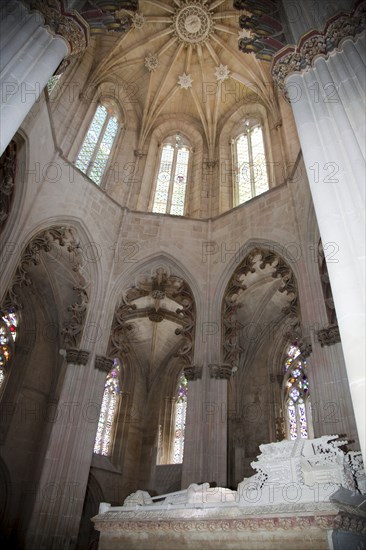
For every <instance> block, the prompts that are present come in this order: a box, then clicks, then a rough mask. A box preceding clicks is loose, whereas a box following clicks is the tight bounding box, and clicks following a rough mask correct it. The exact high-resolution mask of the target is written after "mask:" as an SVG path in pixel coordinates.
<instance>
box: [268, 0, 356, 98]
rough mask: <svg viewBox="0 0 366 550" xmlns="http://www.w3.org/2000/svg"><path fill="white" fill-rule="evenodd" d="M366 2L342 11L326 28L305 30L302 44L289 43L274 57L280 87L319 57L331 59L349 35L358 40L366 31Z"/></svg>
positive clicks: (274, 68)
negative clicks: (365, 22)
mask: <svg viewBox="0 0 366 550" xmlns="http://www.w3.org/2000/svg"><path fill="white" fill-rule="evenodd" d="M365 13H366V2H361V3H360V4H359V5H358V6H357V7H356V8H355V9H354V10H353V11H351V12H349V13H347V12H341V13H339V14H337V15H336V16H334V17H332V18H331V19H329V20H328V21H327V23H326V25H325V27H324V30H323V31H317V30H314V29H313V30H311V31H309V32H307V33H305V34H304V35H303V36H302V37H301V38H300V40H299V42H298V45H288V46H285V47H284V48H282V49H281V50H279V51H278V52H277V53H276V55H275V56H274V57H273V61H272V66H271V73H272V77H273V80H274V81H275V83H276V84H277V86H278V87H279V88H280V89H284V88H285V81H286V78H287V77H288V76H290V74H292V73H296V72H301V71H303V70H305V69H309V68H310V67H312V66H313V64H314V62H315V60H316V59H318V57H319V56H321V57H324V58H328V56H329V54H330V53H331V52H332V51H333V50H335V49H336V48H339V47H340V46H341V43H342V42H343V41H344V40H345V39H346V38H351V39H352V40H356V38H357V37H358V36H360V35H361V34H362V33H363V32H364V30H365V27H364V22H363V21H364V17H365Z"/></svg>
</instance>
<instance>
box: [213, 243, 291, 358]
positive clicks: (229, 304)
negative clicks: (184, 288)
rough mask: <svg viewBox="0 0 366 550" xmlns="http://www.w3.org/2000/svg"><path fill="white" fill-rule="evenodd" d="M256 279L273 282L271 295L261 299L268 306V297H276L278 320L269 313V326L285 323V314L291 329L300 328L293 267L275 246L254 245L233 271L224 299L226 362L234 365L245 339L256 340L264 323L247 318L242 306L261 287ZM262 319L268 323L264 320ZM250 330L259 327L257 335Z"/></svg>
mask: <svg viewBox="0 0 366 550" xmlns="http://www.w3.org/2000/svg"><path fill="white" fill-rule="evenodd" d="M271 278H273V279H278V282H277V283H275V284H274V283H272V285H271V283H270V279H271ZM254 281H256V282H257V283H258V284H259V283H260V282H261V281H262V283H263V284H262V283H261V284H262V288H263V289H265V288H269V287H270V286H272V290H271V293H270V294H268V295H267V296H268V297H266V296H265V295H264V294H263V295H262V296H263V298H262V303H263V307H264V308H265V307H267V306H268V304H269V300H268V298H269V297H270V298H271V300H273V303H274V304H275V306H274V311H275V314H276V315H277V320H276V318H274V317H269V318H268V323H267V326H269V327H270V326H276V322H280V323H281V324H283V321H284V318H286V324H288V326H289V328H290V329H291V331H292V332H298V331H299V326H300V306H299V301H298V292H297V283H296V279H295V275H294V273H293V270H292V269H291V267H290V266H289V264H288V263H287V262H285V260H284V259H283V258H282V257H281V256H280V255H279V254H277V253H276V252H275V251H274V250H270V249H267V248H254V249H253V250H251V252H249V254H247V255H246V256H245V258H244V260H243V261H242V262H241V263H240V264H239V266H238V267H237V269H236V270H235V272H234V274H233V275H232V277H231V279H230V281H229V283H228V285H227V288H226V292H225V295H224V300H223V310H224V313H223V348H224V356H223V362H224V363H225V364H231V365H232V366H233V367H239V358H240V357H241V356H242V354H243V352H244V349H243V342H244V343H245V344H246V345H249V344H250V343H251V342H254V343H255V338H254V337H257V336H258V333H259V332H260V330H261V326H256V325H255V323H253V322H252V318H250V319H249V320H246V318H245V317H244V313H245V312H244V313H243V311H244V308H242V303H243V300H245V299H246V296H248V295H249V293H250V292H251V288H257V289H258V288H259V286H258V284H256V286H255V287H254ZM256 292H257V291H256ZM264 292H265V290H263V293H264ZM256 297H258V294H257V295H256ZM262 311H264V310H262ZM268 311H269V310H268ZM272 311H273V310H272ZM239 319H240V321H241V322H239ZM262 323H263V326H266V324H265V323H264V322H263V321H262ZM250 330H254V331H256V332H254V336H253V334H252V333H251V332H250Z"/></svg>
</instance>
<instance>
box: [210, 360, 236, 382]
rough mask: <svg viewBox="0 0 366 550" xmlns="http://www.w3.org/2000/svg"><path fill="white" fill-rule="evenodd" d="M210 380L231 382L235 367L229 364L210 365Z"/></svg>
mask: <svg viewBox="0 0 366 550" xmlns="http://www.w3.org/2000/svg"><path fill="white" fill-rule="evenodd" d="M208 370H209V373H210V378H214V379H215V380H230V378H231V374H232V370H233V367H232V365H230V364H228V363H219V364H216V365H208Z"/></svg>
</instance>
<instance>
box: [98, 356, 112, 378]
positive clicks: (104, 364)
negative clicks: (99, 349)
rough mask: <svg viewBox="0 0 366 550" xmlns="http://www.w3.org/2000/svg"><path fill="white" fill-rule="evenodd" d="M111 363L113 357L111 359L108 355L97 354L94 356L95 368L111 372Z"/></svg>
mask: <svg viewBox="0 0 366 550" xmlns="http://www.w3.org/2000/svg"><path fill="white" fill-rule="evenodd" d="M113 365H114V362H113V359H111V358H110V357H104V356H103V355H97V356H96V358H95V364H94V366H95V368H96V369H98V370H100V371H102V372H105V373H107V374H108V373H109V372H111V370H112V369H113Z"/></svg>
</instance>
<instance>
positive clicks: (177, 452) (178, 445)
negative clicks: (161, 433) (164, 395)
mask: <svg viewBox="0 0 366 550" xmlns="http://www.w3.org/2000/svg"><path fill="white" fill-rule="evenodd" d="M187 389H188V388H187V379H186V377H185V376H184V374H181V376H180V378H179V383H178V390H177V402H176V405H175V428H174V445H173V460H172V463H173V464H181V463H182V462H183V451H184V433H185V427H186V414H187Z"/></svg>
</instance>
